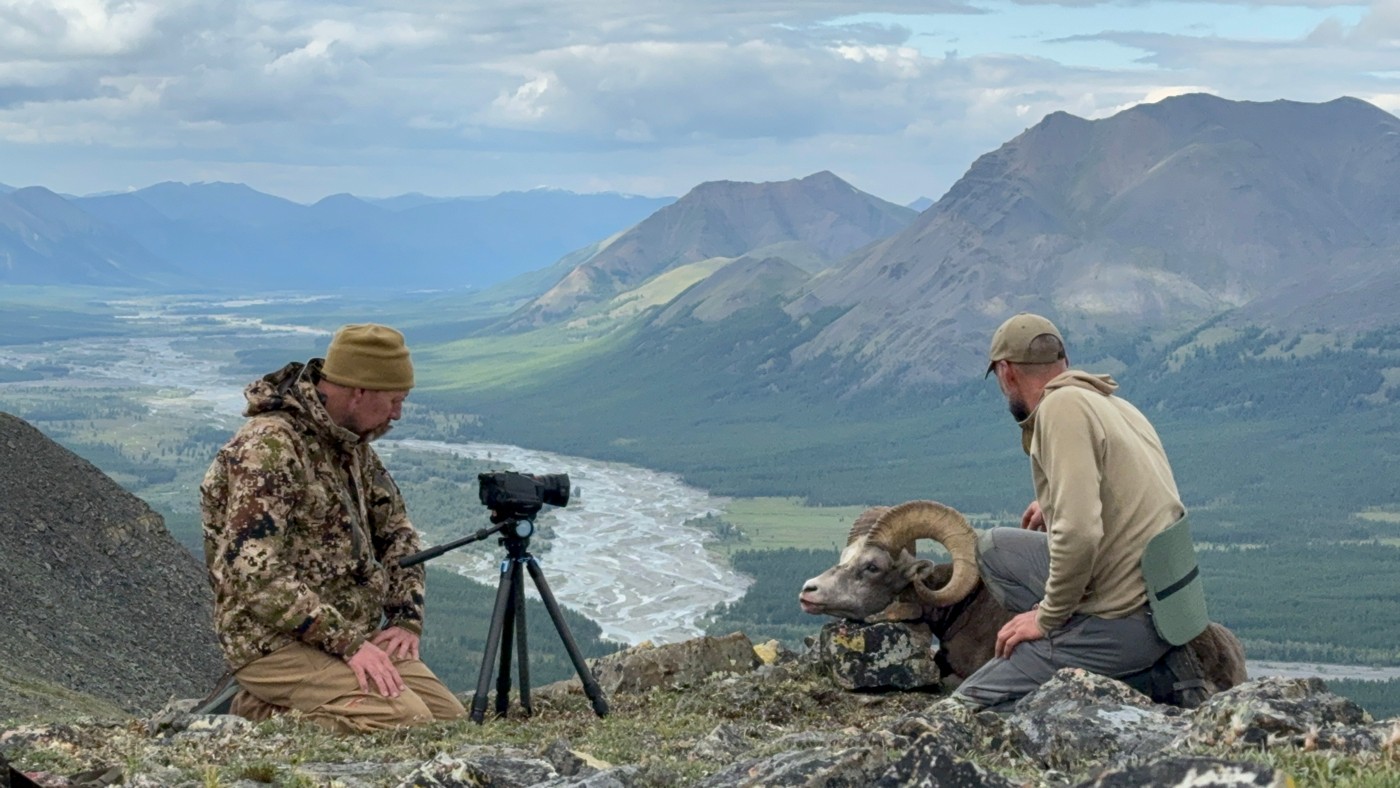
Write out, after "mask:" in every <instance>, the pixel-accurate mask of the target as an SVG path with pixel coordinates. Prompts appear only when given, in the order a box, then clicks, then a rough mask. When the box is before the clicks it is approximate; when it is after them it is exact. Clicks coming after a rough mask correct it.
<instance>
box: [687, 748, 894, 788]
mask: <svg viewBox="0 0 1400 788" xmlns="http://www.w3.org/2000/svg"><path fill="white" fill-rule="evenodd" d="M889 765H890V755H889V753H887V752H885V751H884V750H883V749H881V748H875V747H864V746H856V747H819V748H816V749H811V750H788V751H786V752H780V753H778V754H777V755H771V756H768V757H766V758H754V759H750V760H745V761H740V762H739V763H736V764H733V765H731V766H729V767H727V768H725V769H722V770H720V771H719V772H717V773H715V774H713V775H711V776H710V777H708V778H706V779H704V780H702V781H700V782H699V783H697V785H699V786H701V787H702V788H721V787H723V788H753V787H755V786H775V787H776V786H787V785H792V786H797V785H801V786H824V787H825V788H843V787H844V786H850V788H866V786H869V785H872V784H874V782H875V781H876V780H877V779H879V777H880V775H882V774H884V772H885V770H886V769H887V768H889Z"/></svg>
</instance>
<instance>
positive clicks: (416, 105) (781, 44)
mask: <svg viewBox="0 0 1400 788" xmlns="http://www.w3.org/2000/svg"><path fill="white" fill-rule="evenodd" d="M974 1H975V2H976V3H978V4H979V5H973V4H971V3H970V2H961V1H960V0H943V2H938V0H934V1H933V2H928V1H927V0H871V1H870V2H860V3H857V2H850V1H849V0H752V2H743V3H741V2H738V0H695V1H694V2H688V3H679V2H676V3H656V2H654V0H647V1H646V2H643V0H599V2H595V3H587V4H585V3H577V2H570V1H566V0H530V1H529V2H518V3H509V4H506V3H499V2H494V1H493V2H485V0H468V2H459V1H458V0H395V1H394V2H390V1H389V0H371V1H369V2H354V0H344V1H339V0H301V1H299V0H226V1H225V2H218V3H207V2H200V1H199V0H106V1H104V0H48V2H40V1H39V0H32V1H31V0H23V1H21V0H0V142H8V143H11V144H10V145H3V144H0V176H3V177H0V179H3V180H5V181H6V182H11V181H12V180H27V181H30V182H40V183H52V185H54V186H55V187H56V188H63V189H66V190H69V191H85V190H86V191H98V190H103V189H110V188H115V187H118V186H124V185H127V184H129V183H133V182H134V183H141V182H143V181H147V182H154V181H157V180H162V179H167V178H174V179H183V180H193V179H195V178H196V177H201V178H206V179H208V178H211V177H212V178H218V179H223V180H243V181H246V182H249V183H252V184H253V185H254V186H258V187H260V188H268V189H273V188H274V186H276V187H278V188H283V189H284V190H283V191H281V192H279V193H287V194H290V195H291V196H296V197H299V198H302V199H315V198H317V197H320V196H323V195H325V194H329V193H333V192H337V191H353V192H360V193H367V194H368V193H381V194H382V193H385V190H386V189H392V188H400V189H402V190H403V191H410V190H418V191H430V192H437V193H468V192H470V193H489V192H490V191H492V190H501V189H505V188H520V187H525V186H529V185H533V184H537V183H550V184H553V185H557V186H563V187H568V188H576V189H589V188H595V187H594V184H600V183H603V184H615V185H616V188H625V187H627V185H629V184H630V185H632V187H633V188H635V189H637V190H642V191H647V192H650V193H658V192H664V193H669V194H676V193H680V192H683V191H685V190H687V189H688V188H689V187H690V186H692V185H694V183H696V182H698V181H699V180H705V179H710V178H721V177H723V178H735V179H773V178H790V177H799V176H802V175H806V174H809V173H810V172H813V171H816V170H819V169H831V170H833V171H836V172H838V174H843V176H844V177H848V178H850V179H851V180H852V181H853V182H855V183H856V184H857V185H858V186H860V187H862V188H866V189H868V190H871V191H874V192H876V193H877V194H881V196H886V197H888V198H890V199H896V200H899V201H907V200H910V199H913V198H914V197H916V196H920V195H927V196H933V197H937V196H938V195H939V194H941V193H942V191H943V190H944V189H946V188H947V187H948V186H949V185H951V182H952V180H953V179H954V178H956V177H957V176H958V175H960V174H961V173H962V172H963V171H964V170H965V169H966V167H967V166H968V165H969V164H970V163H971V162H972V160H973V159H975V158H976V156H977V155H979V154H981V153H983V152H985V151H987V150H990V149H993V148H995V147H997V146H998V145H999V144H1000V143H1001V142H1003V141H1005V140H1006V139H1007V138H1009V137H1010V136H1013V135H1015V134H1017V133H1019V132H1020V131H1022V130H1023V129H1025V128H1026V127H1027V126H1029V125H1032V124H1034V123H1035V122H1037V121H1038V120H1039V119H1040V118H1041V117H1043V116H1044V115H1045V114H1048V113H1050V112H1054V111H1059V110H1063V111H1068V112H1072V113H1074V114H1078V115H1081V116H1084V117H1103V116H1106V115H1108V114H1112V113H1113V112H1115V111H1118V110H1121V109H1122V108H1125V107H1128V106H1132V105H1134V104H1137V103H1141V102H1144V101H1155V100H1158V99H1160V98H1162V97H1165V96H1168V95H1175V94H1177V93H1180V92H1187V91H1197V90H1198V91H1203V92H1213V93H1216V94H1218V95H1221V96H1224V97H1226V98H1237V99H1272V98H1293V99H1297V100H1303V101H1321V100H1328V99H1331V98H1335V97H1337V96H1339V95H1355V96H1358V97H1361V98H1365V99H1368V100H1372V101H1374V102H1376V103H1377V104H1378V105H1380V106H1383V107H1385V108H1387V109H1390V110H1391V111H1395V109H1396V103H1397V102H1396V98H1395V97H1396V96H1397V95H1400V78H1397V77H1396V76H1395V74H1394V69H1395V66H1394V64H1395V63H1397V62H1400V2H1397V0H1376V2H1374V3H1372V4H1371V5H1370V6H1369V10H1368V11H1367V12H1366V13H1365V14H1364V15H1360V16H1359V17H1358V16H1357V15H1352V16H1349V17H1346V18H1347V19H1350V20H1351V22H1346V21H1342V19H1341V18H1337V19H1330V20H1329V19H1327V16H1326V14H1325V13H1324V12H1318V14H1317V22H1316V24H1314V25H1312V26H1311V27H1310V28H1309V29H1308V30H1307V31H1298V32H1294V33H1291V34H1286V33H1277V32H1275V33H1272V34H1267V35H1266V34H1264V33H1261V34H1260V36H1259V37H1257V38H1253V39H1251V40H1233V39H1229V38H1223V37H1218V36H1207V35H1203V34H1192V33H1190V32H1183V31H1186V30H1189V27H1188V26H1187V25H1185V24H1184V23H1183V20H1181V19H1179V18H1173V19H1171V20H1168V21H1167V22H1164V23H1163V25H1162V26H1161V27H1160V28H1159V29H1151V30H1149V29H1143V30H1124V31H1104V30H1098V29H1085V30H1083V31H1082V32H1081V33H1080V34H1079V35H1076V36H1071V37H1068V38H1062V39H1058V40H1059V41H1060V43H1059V44H1057V45H1056V46H1057V47H1062V48H1063V49H1064V51H1066V52H1067V53H1072V52H1073V51H1074V49H1075V48H1076V47H1078V46H1089V45H1092V46H1116V47H1123V48H1126V49H1127V50H1129V51H1133V52H1136V53H1138V57H1139V59H1138V61H1137V62H1136V63H1134V64H1132V65H1131V66H1130V67H1123V68H1084V67H1071V66H1068V65H1065V64H1064V63H1062V62H1057V61H1056V60H1055V59H1052V58H1050V57H1047V56H1045V55H1044V52H1045V51H1047V50H1045V49H1043V48H1042V49H1039V50H1038V52H1039V53H1040V54H1038V55H1037V56H1035V57H1031V56H1027V55H1025V54H1023V53H1019V52H1014V51H1005V52H994V53H990V54H980V55H978V56H976V57H966V56H965V57H959V56H957V55H956V54H949V55H939V56H931V55H929V54H926V53H924V52H921V51H920V49H917V48H915V43H916V42H915V41H914V40H912V39H913V34H911V32H910V31H909V30H908V29H906V28H905V27H902V26H900V25H898V24H882V23H876V22H872V21H869V18H868V17H866V16H862V15H869V14H875V13H889V14H903V15H906V16H919V15H924V16H927V15H936V14H956V15H958V17H957V18H960V19H978V18H981V17H973V16H967V15H969V14H984V15H987V14H993V13H1016V10H1015V8H1014V6H1009V5H1006V4H1005V3H1004V2H1003V6H993V5H991V3H993V2H996V1H997V0H974ZM1241 2H1242V3H1243V2H1244V0H1241ZM1067 4H1072V3H1067ZM1144 4H1145V5H1149V6H1150V5H1151V2H1150V0H1147V2H1145V3H1144ZM1285 4H1286V3H1275V4H1274V5H1285ZM1306 5H1308V6H1309V7H1321V6H1322V4H1320V3H1308V4H1306ZM1260 6H1261V8H1264V7H1267V6H1265V4H1260ZM1183 7H1190V6H1189V4H1183V3H1177V4H1175V5H1173V6H1172V9H1173V12H1174V13H1176V14H1177V15H1178V16H1179V9H1180V8H1183ZM1202 9H1203V10H1202V12H1201V13H1203V14H1208V13H1209V11H1210V7H1209V6H1205V5H1203V6H1202ZM1261 13H1262V12H1261ZM988 18H989V19H991V17H988ZM1358 18H1359V19H1360V21H1359V22H1357V21H1356V20H1357V19H1358ZM992 22H993V23H994V22H995V20H994V19H993V20H992ZM1040 43H1044V42H1040ZM12 172H19V173H22V174H24V175H25V177H24V178H22V179H21V178H16V177H15V176H13V175H11V174H10V173H12ZM143 173H149V177H143ZM60 177H62V178H68V179H70V182H62V181H61V180H59V179H60ZM415 179H417V180H415ZM390 184H393V186H391V185H390ZM289 190H295V193H292V192H291V191H289Z"/></svg>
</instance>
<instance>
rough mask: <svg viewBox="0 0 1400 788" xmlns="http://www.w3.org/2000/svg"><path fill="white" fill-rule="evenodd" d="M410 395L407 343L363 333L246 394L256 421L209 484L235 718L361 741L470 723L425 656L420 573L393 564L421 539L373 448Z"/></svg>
mask: <svg viewBox="0 0 1400 788" xmlns="http://www.w3.org/2000/svg"><path fill="white" fill-rule="evenodd" d="M412 387H413V364H412V362H411V361H410V359H409V354H408V348H407V347H406V346H405V344H404V339H403V335H402V334H400V333H399V332H398V331H395V330H394V329H392V328H389V327H387V326H381V325H376V324H372V323H368V324H359V325H349V326H344V327H343V328H341V329H340V330H339V331H338V332H336V334H335V336H334V337H333V338H332V340H331V343H330V347H329V349H328V350H327V352H326V357H325V358H324V359H319V358H318V359H312V360H311V361H309V362H307V363H306V364H302V363H299V362H293V363H290V364H288V365H287V366H285V367H283V368H282V369H280V370H278V371H276V372H273V373H270V374H268V375H265V376H264V377H262V378H260V379H258V380H255V381H253V382H252V383H251V384H249V385H248V387H247V388H246V389H245V390H244V395H245V397H246V398H247V400H248V406H247V409H246V410H245V412H244V415H246V416H248V420H247V421H246V422H245V423H244V424H243V426H242V428H241V429H239V431H238V433H237V434H236V435H235V436H234V437H233V438H232V439H231V440H230V441H229V442H228V443H227V444H226V445H225V446H224V447H223V448H222V449H221V450H220V451H219V454H218V456H217V457H216V458H215V459H214V462H213V464H212V465H211V466H210V468H209V471H208V473H206V474H205V477H204V482H203V484H201V485H200V497H201V510H202V515H203V520H204V557H205V562H206V564H207V565H208V567H209V580H210V583H211V584H212V585H213V587H214V615H215V629H216V630H217V631H218V635H219V641H220V644H221V645H222V647H223V651H224V656H225V658H226V659H227V660H228V663H229V667H230V668H231V669H232V670H233V671H234V677H235V678H236V679H237V680H238V683H239V685H240V686H241V687H242V691H241V692H240V693H239V694H238V695H237V696H236V697H235V698H234V701H233V708H232V711H233V713H234V714H239V715H241V716H245V717H248V718H250V719H261V718H264V717H267V716H269V715H270V714H272V713H275V712H276V711H279V710H283V709H288V708H290V709H296V710H298V711H301V712H303V713H304V714H305V715H306V716H307V718H308V719H310V720H312V721H314V722H316V723H317V724H319V725H322V726H323V727H326V728H330V729H332V730H336V731H342V732H361V731H373V730H381V729H385V728H393V727H398V726H405V725H417V724H422V723H427V722H432V721H434V720H447V719H455V718H457V717H460V716H462V714H463V713H464V709H463V708H462V704H461V703H460V702H459V701H458V700H457V699H456V698H455V697H454V696H453V695H452V693H451V692H450V691H448V689H447V688H446V687H445V686H444V685H443V684H442V682H441V681H440V680H438V678H437V677H436V676H434V675H433V673H432V672H431V671H430V670H428V668H427V666H426V665H424V664H423V663H422V662H421V661H420V660H419V659H418V639H419V635H420V634H421V633H422V628H423V592H424V582H423V578H424V572H423V567H422V566H421V565H418V566H414V567H409V568H403V567H400V566H399V559H400V558H403V557H405V556H408V555H411V554H413V553H415V552H417V551H418V549H419V544H418V535H417V533H416V532H415V531H414V530H413V526H412V525H411V524H410V523H409V520H408V515H407V514H406V512H405V510H404V503H403V498H402V497H401V496H400V494H399V490H398V487H397V486H395V484H394V481H393V479H391V478H390V477H389V474H388V472H387V471H386V470H385V468H384V465H383V463H381V462H380V459H379V455H378V454H377V453H375V451H374V449H373V448H371V447H370V441H372V440H374V439H375V438H378V437H380V436H381V435H383V434H385V433H386V432H388V431H389V429H390V427H391V424H392V422H393V421H395V420H397V419H398V418H399V417H400V416H401V415H402V408H403V401H404V399H405V398H406V397H407V396H408V391H409V389H410V388H412Z"/></svg>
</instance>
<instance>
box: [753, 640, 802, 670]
mask: <svg viewBox="0 0 1400 788" xmlns="http://www.w3.org/2000/svg"><path fill="white" fill-rule="evenodd" d="M753 650H754V653H755V654H757V655H758V658H759V660H761V661H762V662H763V664H765V665H786V664H788V663H790V662H796V661H798V660H799V659H801V658H802V657H801V655H800V654H798V653H797V652H796V651H793V650H792V649H790V648H788V647H787V646H785V645H783V642H782V641H781V640H769V641H766V642H764V643H759V644H758V645H756V646H754V647H753Z"/></svg>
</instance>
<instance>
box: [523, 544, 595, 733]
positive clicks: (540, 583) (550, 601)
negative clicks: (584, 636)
mask: <svg viewBox="0 0 1400 788" xmlns="http://www.w3.org/2000/svg"><path fill="white" fill-rule="evenodd" d="M525 566H526V567H527V568H528V569H529V570H530V577H531V579H533V580H534V581H535V588H536V589H537V590H538V591H539V592H540V599H542V600H543V601H544V608H545V610H548V611H549V617H550V618H551V619H553V621H554V629H555V630H557V631H558V632H559V639H560V640H562V641H564V649H565V650H566V651H568V652H569V659H570V660H572V661H573V663H574V670H575V671H576V672H577V673H578V677H579V680H580V681H582V682H583V691H584V693H585V694H586V695H588V699H589V700H591V701H593V712H594V713H595V714H597V715H598V716H599V717H605V716H607V713H608V701H607V698H604V697H603V690H602V688H600V687H599V686H598V682H597V681H596V680H594V678H593V673H592V672H590V671H589V670H588V665H587V663H585V662H584V661H583V654H581V653H579V650H578V644H577V643H575V642H574V636H573V634H572V633H570V632H569V625H568V624H567V623H565V622H564V614H563V612H561V611H560V610H559V603H558V602H556V601H554V593H553V592H551V591H550V590H549V583H547V582H545V579H544V572H543V571H541V570H540V565H539V563H537V562H536V561H535V557H534V556H532V555H531V556H526V563H525Z"/></svg>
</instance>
